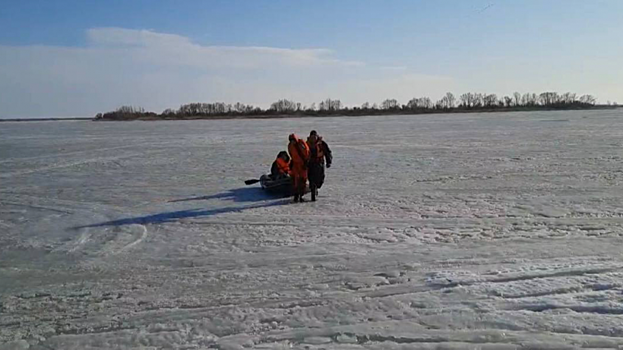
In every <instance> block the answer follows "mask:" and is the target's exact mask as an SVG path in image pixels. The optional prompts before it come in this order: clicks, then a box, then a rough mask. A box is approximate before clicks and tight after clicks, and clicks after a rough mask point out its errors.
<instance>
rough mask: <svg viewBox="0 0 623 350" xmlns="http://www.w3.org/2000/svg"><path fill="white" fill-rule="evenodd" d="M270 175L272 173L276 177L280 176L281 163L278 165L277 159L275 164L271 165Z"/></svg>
mask: <svg viewBox="0 0 623 350" xmlns="http://www.w3.org/2000/svg"><path fill="white" fill-rule="evenodd" d="M270 175H272V177H273V178H274V179H276V178H277V176H279V165H277V162H276V161H275V162H273V165H272V166H271V167H270Z"/></svg>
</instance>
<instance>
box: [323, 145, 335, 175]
mask: <svg viewBox="0 0 623 350" xmlns="http://www.w3.org/2000/svg"><path fill="white" fill-rule="evenodd" d="M322 147H323V148H324V157H325V158H326V160H327V168H330V167H331V163H333V154H332V153H331V149H330V148H329V145H328V144H327V143H326V142H324V141H322Z"/></svg>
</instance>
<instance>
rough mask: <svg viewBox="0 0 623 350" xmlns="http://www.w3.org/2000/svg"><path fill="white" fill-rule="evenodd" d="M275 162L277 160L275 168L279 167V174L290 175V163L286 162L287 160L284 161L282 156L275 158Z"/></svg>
mask: <svg viewBox="0 0 623 350" xmlns="http://www.w3.org/2000/svg"><path fill="white" fill-rule="evenodd" d="M275 162H277V168H278V169H279V173H280V174H282V175H290V165H289V164H288V162H286V161H285V160H283V159H282V158H277V160H275Z"/></svg>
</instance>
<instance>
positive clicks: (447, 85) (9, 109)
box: [0, 28, 454, 117]
mask: <svg viewBox="0 0 623 350" xmlns="http://www.w3.org/2000/svg"><path fill="white" fill-rule="evenodd" d="M86 34H87V39H88V41H87V45H86V46H85V47H58V46H0V117H34V116H66V115H93V114H95V113H97V112H101V111H106V110H111V109H114V108H116V107H118V106H119V105H122V104H131V105H140V106H143V107H145V108H146V109H149V110H154V111H161V110H163V109H164V108H168V107H173V108H175V107H177V106H179V105H180V104H182V103H187V102H194V101H205V102H208V101H225V102H236V101H241V102H245V103H253V104H256V105H260V106H268V105H269V104H270V102H272V101H274V100H275V99H279V98H293V99H296V100H298V101H301V102H303V103H306V104H309V103H311V102H314V101H316V102H317V101H318V100H320V99H324V98H326V97H333V98H340V99H342V101H344V102H345V103H348V104H360V103H362V102H365V101H370V102H373V101H375V102H379V101H381V100H382V99H384V98H387V97H394V98H399V99H407V98H410V97H412V96H415V95H426V94H428V95H429V96H431V97H433V98H434V97H437V96H438V95H441V94H442V93H443V92H445V91H446V90H450V89H452V87H453V86H454V83H453V80H452V79H450V78H447V77H433V76H425V75H413V74H411V73H409V72H408V70H406V69H402V67H399V68H401V69H395V68H396V67H393V68H392V69H387V67H384V68H385V69H383V68H381V67H377V68H375V67H371V66H369V65H366V64H364V63H362V62H358V61H350V60H341V59H339V58H337V57H336V55H335V53H334V52H332V51H331V50H328V49H323V48H319V49H289V48H273V47H253V46H250V47H239V46H206V45H199V44H197V43H194V42H193V41H192V40H190V39H189V38H187V37H183V36H179V35H174V34H164V33H157V32H154V31H150V30H131V29H123V28H96V29H90V30H88V31H87V33H86Z"/></svg>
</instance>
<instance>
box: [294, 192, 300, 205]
mask: <svg viewBox="0 0 623 350" xmlns="http://www.w3.org/2000/svg"><path fill="white" fill-rule="evenodd" d="M300 200H301V197H300V196H299V195H298V194H295V195H294V203H298V202H299V201H300Z"/></svg>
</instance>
